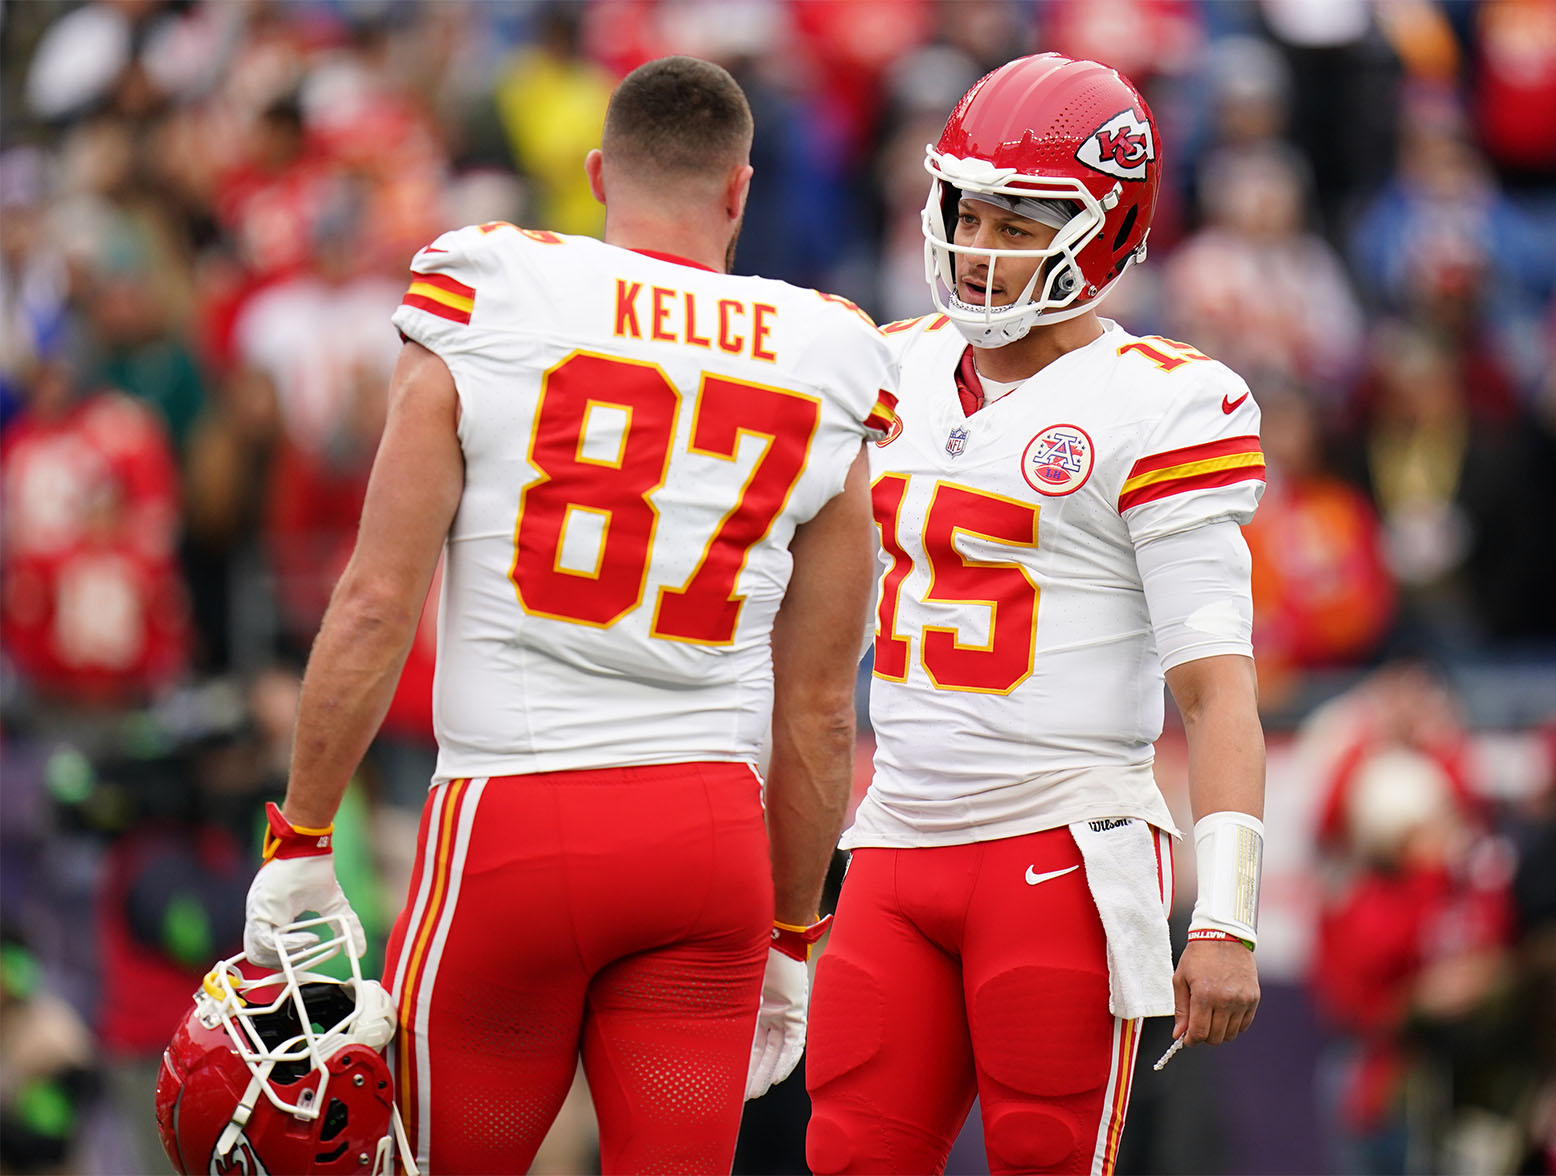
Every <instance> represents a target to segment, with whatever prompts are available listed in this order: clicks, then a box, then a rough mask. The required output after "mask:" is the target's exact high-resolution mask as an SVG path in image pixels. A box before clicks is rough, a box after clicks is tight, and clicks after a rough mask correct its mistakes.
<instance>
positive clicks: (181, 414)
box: [86, 233, 205, 450]
mask: <svg viewBox="0 0 1556 1176" xmlns="http://www.w3.org/2000/svg"><path fill="white" fill-rule="evenodd" d="M170 303H171V298H170V295H169V293H168V291H167V289H166V284H165V283H163V282H159V281H158V280H157V277H156V274H155V272H154V266H153V259H152V257H151V255H150V251H149V250H148V249H147V248H146V247H145V245H144V244H143V243H142V242H141V241H138V240H137V239H136V238H135V237H133V236H130V235H129V234H127V233H125V234H120V235H118V236H116V238H115V239H113V240H111V241H110V242H108V247H107V248H106V249H105V250H104V253H103V255H102V256H100V257H99V258H98V259H97V262H96V264H95V265H94V266H93V269H92V271H91V273H90V275H89V280H88V284H87V289H86V321H87V323H88V325H89V327H90V330H91V339H90V343H89V346H91V347H92V350H93V351H94V352H95V355H94V359H95V364H94V367H95V374H94V377H93V380H92V382H93V383H96V384H101V385H105V386H108V387H112V388H116V389H118V390H119V391H121V392H126V393H128V394H129V395H131V396H133V397H134V398H135V399H137V400H140V401H143V402H144V403H146V404H148V405H150V406H151V407H153V408H154V409H156V410H157V412H158V414H159V415H160V416H161V418H162V421H163V423H164V425H165V426H166V427H167V429H168V431H169V433H170V434H171V439H172V441H173V444H174V447H175V449H178V450H182V449H183V447H184V442H185V439H186V438H187V437H188V434H189V429H190V427H191V426H192V425H193V424H194V420H195V418H196V417H197V416H198V415H199V414H200V410H201V408H202V406H203V405H204V403H205V384H204V380H203V378H202V377H201V375H200V370H199V368H198V367H197V366H196V365H195V358H194V355H193V353H192V352H191V351H190V348H189V346H188V344H187V343H185V341H184V339H183V337H182V335H181V334H180V333H179V332H178V331H176V330H175V326H176V324H175V323H174V322H173V321H172V319H173V308H172V306H171V305H170Z"/></svg>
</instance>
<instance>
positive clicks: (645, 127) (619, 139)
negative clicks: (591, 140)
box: [601, 57, 752, 175]
mask: <svg viewBox="0 0 1556 1176" xmlns="http://www.w3.org/2000/svg"><path fill="white" fill-rule="evenodd" d="M751 126H752V124H751V107H750V106H749V105H748V104H747V103H746V96H745V93H744V92H743V91H742V90H741V89H740V84H739V83H738V82H736V81H735V79H734V78H732V77H730V76H729V71H728V70H726V69H724V68H723V67H722V66H718V65H714V64H713V63H712V62H711V61H703V60H701V59H700V58H697V57H661V58H659V59H658V60H656V61H650V62H646V63H645V64H643V65H640V66H638V67H637V69H635V70H633V71H632V72H631V73H629V74H628V75H627V76H626V77H625V78H623V79H622V80H621V84H620V85H619V86H617V87H616V91H615V93H613V94H612V95H611V100H610V106H609V108H608V109H607V110H606V112H605V133H604V135H603V137H602V143H601V146H602V148H603V149H604V152H605V156H606V158H607V159H612V160H614V161H615V162H616V163H618V164H625V165H627V166H629V167H632V168H634V169H636V168H644V169H651V170H655V171H658V172H660V173H661V174H666V173H678V174H681V175H689V174H697V173H706V172H709V171H713V170H722V169H724V168H726V167H729V166H731V165H733V164H735V163H737V162H740V161H743V160H744V159H745V158H746V155H747V154H748V153H749V152H750V150H751Z"/></svg>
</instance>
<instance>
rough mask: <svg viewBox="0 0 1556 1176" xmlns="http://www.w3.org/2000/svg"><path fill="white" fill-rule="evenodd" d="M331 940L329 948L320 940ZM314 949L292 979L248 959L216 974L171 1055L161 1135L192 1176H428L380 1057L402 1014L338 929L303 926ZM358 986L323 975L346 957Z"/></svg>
mask: <svg viewBox="0 0 1556 1176" xmlns="http://www.w3.org/2000/svg"><path fill="white" fill-rule="evenodd" d="M321 928H322V929H324V931H325V933H326V935H327V938H324V939H322V940H321V939H318V938H317V932H318V931H319V930H321ZM297 931H304V932H310V931H311V932H314V933H315V941H314V943H313V944H312V945H311V946H309V947H306V948H304V949H302V950H300V951H297V952H293V953H290V954H289V955H287V954H283V956H282V959H281V971H280V973H276V972H272V971H269V970H261V969H259V968H256V967H255V966H254V965H252V964H250V963H249V962H248V959H247V957H246V956H244V955H236V956H233V957H232V958H231V959H227V960H223V961H222V962H221V963H219V964H217V965H216V967H214V968H212V969H211V971H210V973H209V974H208V975H207V976H206V978H205V983H204V984H203V985H201V988H200V991H199V992H197V993H195V1004H194V1008H193V1009H191V1010H190V1012H189V1015H188V1016H187V1017H185V1018H184V1022H183V1024H182V1025H180V1026H179V1028H178V1031H177V1032H176V1033H174V1034H173V1042H172V1044H171V1045H169V1046H168V1048H167V1051H166V1052H165V1053H164V1054H163V1055H162V1073H161V1074H160V1076H159V1077H158V1078H157V1127H158V1129H159V1130H160V1132H161V1134H162V1146H163V1147H164V1148H165V1149H166V1150H167V1154H168V1158H169V1159H170V1160H172V1161H173V1168H174V1170H175V1171H178V1172H181V1173H184V1176H196V1174H198V1176H206V1174H207V1173H232V1174H233V1176H238V1174H242V1176H263V1174H269V1176H282V1174H283V1173H351V1174H353V1176H363V1174H369V1176H393V1174H394V1170H395V1164H396V1160H397V1159H398V1161H399V1162H400V1163H402V1164H403V1165H404V1166H405V1169H406V1171H407V1172H410V1173H412V1174H414V1173H415V1172H416V1166H415V1163H414V1161H413V1160H412V1158H411V1156H410V1154H409V1149H408V1147H407V1145H406V1143H405V1133H404V1130H403V1128H402V1127H401V1125H400V1118H399V1114H398V1113H397V1112H396V1110H395V1105H394V1086H393V1083H392V1081H391V1079H390V1074H389V1067H388V1065H387V1064H386V1063H385V1061H384V1057H383V1054H382V1053H381V1052H380V1051H381V1050H382V1049H383V1048H384V1046H386V1045H387V1044H388V1043H389V1040H390V1038H391V1037H393V1036H394V1029H395V1015H394V1003H393V1002H392V1001H391V1000H390V999H389V994H388V993H387V992H385V991H384V989H383V987H382V986H381V985H380V984H379V983H378V982H377V981H376V980H364V979H363V978H362V973H361V971H360V969H359V966H358V963H357V960H356V957H355V956H353V955H352V954H351V952H350V950H349V947H350V943H351V939H350V932H349V931H348V929H347V928H346V926H345V923H344V921H343V920H342V919H340V918H338V917H332V918H322V919H308V920H305V921H303V922H299V923H293V924H291V925H290V926H288V927H286V928H285V929H284V932H283V934H282V936H280V937H278V938H279V939H280V940H281V941H283V942H284V941H285V935H286V934H287V933H291V932H297ZM343 949H345V950H344V954H345V956H346V958H347V959H348V960H349V961H350V965H351V978H350V979H349V980H337V979H335V978H334V977H332V976H326V975H322V974H320V973H318V972H317V971H315V970H314V969H316V968H318V967H319V965H320V964H322V963H323V962H324V961H325V960H327V959H329V958H331V957H332V956H335V955H337V954H340V953H341V952H342V950H343Z"/></svg>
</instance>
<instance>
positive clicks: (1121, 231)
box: [1113, 204, 1140, 253]
mask: <svg viewBox="0 0 1556 1176" xmlns="http://www.w3.org/2000/svg"><path fill="white" fill-rule="evenodd" d="M1139 215H1140V206H1139V205H1138V204H1132V205H1130V206H1129V211H1128V212H1126V213H1125V214H1124V221H1123V223H1122V224H1120V225H1119V226H1118V235H1117V236H1115V237H1114V238H1113V252H1114V253H1117V252H1118V251H1119V250H1120V249H1122V248H1123V247H1124V242H1125V241H1127V240H1129V231H1130V230H1131V229H1133V228H1134V227H1135V219H1136V218H1137V217H1138V216H1139Z"/></svg>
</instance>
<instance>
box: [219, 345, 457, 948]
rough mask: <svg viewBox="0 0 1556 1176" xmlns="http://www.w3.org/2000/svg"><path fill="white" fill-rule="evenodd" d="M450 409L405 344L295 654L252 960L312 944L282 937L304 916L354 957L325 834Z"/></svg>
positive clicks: (412, 620) (420, 529) (391, 663)
mask: <svg viewBox="0 0 1556 1176" xmlns="http://www.w3.org/2000/svg"><path fill="white" fill-rule="evenodd" d="M458 411H459V409H458V397H457V394H456V392H455V389H454V380H453V377H452V376H451V375H450V374H449V371H448V368H447V367H446V366H445V365H444V363H443V361H442V360H441V359H439V358H438V356H437V355H436V354H434V353H433V352H431V351H429V350H427V349H426V348H424V347H422V346H421V345H419V344H417V343H407V344H406V345H405V347H404V349H403V350H402V351H401V353H400V360H399V363H398V364H397V365H396V367H395V371H394V377H393V380H392V382H391V384H390V401H389V415H388V420H387V421H386V423H385V425H384V433H383V437H382V439H381V440H380V442H379V446H378V455H377V457H376V458H374V461H373V472H372V474H371V476H370V477H369V479H368V487H367V496H366V501H365V502H364V504H363V507H362V522H361V526H360V527H359V528H358V531H357V544H356V548H355V550H354V551H353V552H352V556H351V561H350V563H349V564H348V565H347V566H346V570H345V572H344V574H343V575H342V576H341V578H340V582H339V583H338V584H337V585H336V586H335V591H334V594H333V595H332V596H331V598H330V606H329V609H328V611H327V612H326V613H325V616H324V623H323V625H322V626H321V628H320V630H319V636H318V638H317V640H315V641H314V645H313V651H312V653H310V654H309V657H308V671H307V673H306V674H305V675H304V677H303V689H302V698H301V700H300V701H299V705H298V717H297V734H296V738H295V739H294V740H293V747H292V766H291V773H290V777H289V779H288V781H287V787H286V802H285V806H284V808H283V809H282V810H279V811H278V810H276V809H275V807H274V806H269V808H268V809H267V813H266V818H267V822H268V832H267V834H266V837H265V853H264V864H263V865H262V866H261V867H260V869H259V872H258V873H257V874H255V876H254V881H253V883H252V884H251V885H250V886H249V893H248V899H247V901H246V904H245V920H244V931H243V942H244V950H245V951H247V952H248V954H249V958H250V959H251V960H252V961H253V962H255V963H258V964H262V965H270V966H274V965H277V964H279V962H280V955H281V954H282V953H283V952H285V953H290V952H293V951H296V950H299V949H300V948H302V947H304V946H305V945H306V944H308V943H310V942H312V941H313V939H314V938H315V936H314V935H313V934H312V933H311V932H289V933H283V932H282V928H284V927H286V926H287V925H288V924H290V923H292V922H293V921H295V920H296V919H297V918H298V917H299V916H300V915H301V914H302V913H303V912H304V911H308V910H313V911H317V912H318V913H319V914H320V915H323V916H327V917H332V918H339V919H341V920H343V922H344V925H345V927H346V928H347V930H348V931H349V933H350V935H351V939H352V950H353V952H354V953H355V954H357V955H361V954H362V952H363V950H364V949H365V947H366V940H365V937H364V936H363V934H362V926H361V923H360V922H359V921H358V920H357V917H356V915H355V913H354V912H352V910H351V907H350V906H349V904H348V903H347V902H346V898H345V895H344V894H343V893H342V892H341V889H340V883H339V881H338V880H337V879H336V877H335V867H334V857H333V853H332V849H333V841H332V823H333V821H334V819H335V810H336V808H337V807H339V805H340V798H341V794H342V793H343V792H344V791H345V789H346V784H347V782H348V781H349V780H350V778H351V775H352V773H353V772H355V771H356V768H357V763H358V762H359V761H360V760H361V758H362V755H363V753H364V752H365V751H366V750H367V746H368V743H369V742H370V741H371V740H372V738H373V735H374V734H375V733H376V732H377V730H378V724H379V723H380V722H382V721H383V717H384V712H385V711H386V710H387V709H388V707H389V699H390V696H391V695H392V694H393V693H394V687H395V683H396V682H397V681H398V680H399V676H400V668H401V667H402V666H403V665H404V663H405V655H406V653H407V652H408V651H409V650H410V645H411V640H412V638H413V637H414V635H415V632H416V623H417V620H418V618H419V616H420V613H421V608H422V604H423V602H424V601H425V600H426V596H427V589H428V585H429V584H430V582H431V580H432V574H433V571H434V569H435V568H436V566H437V562H438V554H439V552H441V550H442V548H443V540H444V537H445V536H446V535H447V534H448V529H449V524H450V522H451V521H452V519H453V517H454V511H455V510H456V508H457V507H458V505H459V499H460V494H461V492H462V489H463V486H464V457H463V454H462V453H461V450H460V446H459V439H458V436H457V434H456V424H457V415H458Z"/></svg>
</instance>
